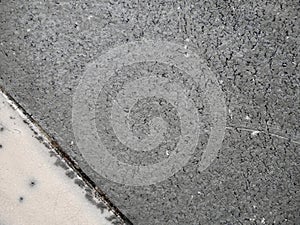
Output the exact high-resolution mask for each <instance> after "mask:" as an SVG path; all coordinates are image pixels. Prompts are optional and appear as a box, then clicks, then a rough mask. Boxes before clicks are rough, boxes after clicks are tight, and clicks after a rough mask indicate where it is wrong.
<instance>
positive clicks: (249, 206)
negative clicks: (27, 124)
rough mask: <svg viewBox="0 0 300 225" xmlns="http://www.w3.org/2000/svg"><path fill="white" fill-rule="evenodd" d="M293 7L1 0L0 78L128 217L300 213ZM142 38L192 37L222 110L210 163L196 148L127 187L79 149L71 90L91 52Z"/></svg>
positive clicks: (294, 218) (290, 216) (292, 216)
mask: <svg viewBox="0 0 300 225" xmlns="http://www.w3.org/2000/svg"><path fill="white" fill-rule="evenodd" d="M299 8H300V5H299V2H298V1H296V0H290V1H289V0H278V1H260V0H255V1H243V0H239V1H238V0H231V1H218V0H211V1H162V0H161V1H157V0H152V1H127V0H124V1H116V0H110V1H109V0H105V1H66V0H64V1H45V2H44V1H1V2H0V10H1V14H0V21H1V32H0V44H1V45H0V85H1V86H2V87H4V88H5V89H6V91H8V92H9V93H10V94H11V95H12V96H13V97H14V98H15V99H16V100H17V101H18V102H19V103H20V104H21V105H22V106H23V107H24V108H25V109H26V110H27V112H28V113H30V114H32V116H33V118H34V119H35V120H36V121H37V122H38V123H39V124H40V125H41V126H42V127H43V128H44V129H45V130H46V131H47V132H49V134H50V135H52V136H53V137H54V138H55V139H56V140H57V141H58V142H59V144H60V145H61V146H62V148H63V149H65V151H66V152H67V153H68V154H69V155H70V156H71V157H73V159H75V160H76V161H77V162H78V163H79V165H80V167H81V168H82V169H83V170H84V171H85V172H86V173H87V174H88V175H89V176H90V178H91V179H93V180H94V181H95V182H96V183H97V185H98V186H99V187H100V188H101V189H102V190H103V191H104V192H105V193H106V194H107V196H108V197H109V198H110V199H111V201H112V202H113V203H114V204H115V205H116V206H117V207H118V208H119V209H120V210H121V211H122V212H123V213H124V214H125V215H126V216H127V217H128V218H129V219H130V220H131V221H132V223H133V224H139V225H150V224H151V225H153V224H157V225H175V224H180V225H191V224H193V225H194V224H195V225H196V224H299V223H300V217H299V200H300V199H299V197H300V196H299V165H298V163H299V160H300V157H299V148H300V147H299V142H300V133H299V132H300V129H299V123H300V93H299V88H300V75H299V72H300V70H299V28H300V24H299V18H298V17H299V15H298V12H299ZM141 38H146V39H151V40H158V39H159V40H160V39H162V40H167V41H171V42H175V43H178V44H181V45H183V46H184V45H187V46H188V48H193V49H194V50H195V49H196V51H197V53H198V54H199V55H200V56H201V57H202V58H203V59H205V60H206V61H207V64H208V66H209V67H210V69H211V70H212V71H213V72H214V74H215V75H216V76H217V78H218V80H219V83H220V85H221V86H222V90H223V91H224V93H225V95H226V104H227V110H228V116H227V129H226V135H225V139H224V141H223V146H222V148H221V150H220V151H219V155H218V157H217V158H216V160H215V161H214V163H213V164H211V166H210V167H209V168H208V169H207V170H205V171H204V172H197V163H198V161H199V158H198V157H197V155H195V156H194V158H192V159H191V160H190V162H189V163H188V165H187V166H185V167H184V168H183V169H181V170H180V171H179V172H178V173H176V174H175V175H174V176H172V177H171V178H169V179H168V180H166V181H163V182H161V183H157V184H155V185H150V186H143V187H131V186H124V185H120V184H116V183H113V182H111V181H109V180H107V179H104V178H103V177H101V175H99V174H97V173H95V172H94V171H93V170H92V168H91V167H90V166H89V165H88V164H87V162H86V161H85V160H84V158H83V156H82V155H81V153H80V149H78V148H77V146H76V144H75V139H74V135H73V132H72V124H71V119H72V118H71V113H72V95H73V93H74V91H75V88H76V86H77V85H78V83H79V80H80V78H81V77H82V76H83V72H84V70H85V66H86V64H87V63H89V62H91V61H93V60H95V59H96V58H97V57H98V56H99V55H101V54H103V53H104V52H106V51H107V50H109V49H110V48H112V47H113V46H118V45H120V44H122V43H126V42H130V41H135V40H140V39H141ZM132 68H133V67H132ZM132 68H131V69H132ZM129 69H130V68H129ZM141 104H142V103H141ZM174 137H176V134H175V135H174ZM149 160H151V159H149ZM149 162H152V161H149Z"/></svg>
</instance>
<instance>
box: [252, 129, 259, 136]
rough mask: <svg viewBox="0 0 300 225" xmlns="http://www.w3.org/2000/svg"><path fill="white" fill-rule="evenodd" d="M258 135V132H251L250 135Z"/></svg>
mask: <svg viewBox="0 0 300 225" xmlns="http://www.w3.org/2000/svg"><path fill="white" fill-rule="evenodd" d="M259 133H260V131H258V130H256V131H253V132H252V133H251V136H256V135H258V134H259Z"/></svg>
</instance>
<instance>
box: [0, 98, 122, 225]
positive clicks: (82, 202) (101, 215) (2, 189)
mask: <svg viewBox="0 0 300 225" xmlns="http://www.w3.org/2000/svg"><path fill="white" fill-rule="evenodd" d="M24 120H25V121H27V123H24ZM34 130H35V131H36V132H38V131H37V130H38V129H37V128H36V127H34V125H33V124H32V123H30V122H29V120H28V119H27V118H26V117H25V116H24V114H23V113H22V112H21V110H18V109H17V107H16V106H14V104H13V103H12V102H11V101H10V100H8V98H7V97H6V96H5V95H4V94H3V93H2V92H0V203H1V204H0V224H1V225H41V224H43V225H54V224H63V225H108V224H121V223H118V221H119V218H117V217H116V216H115V215H114V213H113V212H111V211H109V210H108V207H107V206H106V205H105V204H104V203H103V202H102V201H101V200H100V199H96V198H95V197H91V201H88V200H87V198H86V197H85V195H86V194H87V191H86V190H85V189H86V187H87V186H84V185H85V183H84V182H82V181H81V180H80V177H79V176H78V175H76V174H75V173H74V171H72V170H71V169H70V167H68V166H67V165H66V164H65V169H63V168H62V167H60V166H57V165H55V162H56V161H57V160H60V161H61V159H59V157H58V156H57V155H55V153H54V152H53V150H51V149H48V148H47V147H46V146H45V145H44V144H43V143H41V142H40V141H39V140H38V139H37V138H36V134H38V133H36V134H34ZM38 135H41V134H38ZM40 137H42V136H40ZM49 152H52V157H50V154H49ZM56 164H57V163H56ZM66 172H68V173H72V172H73V176H71V177H73V179H71V178H69V177H67V176H66ZM74 179H75V180H76V181H77V183H78V182H79V183H82V184H83V186H84V189H83V188H82V187H79V186H78V185H77V184H75V183H74ZM89 193H90V196H93V193H92V191H90V192H89ZM91 202H93V203H94V204H92V203H91ZM97 206H98V207H97ZM101 206H102V207H101ZM109 220H111V221H109Z"/></svg>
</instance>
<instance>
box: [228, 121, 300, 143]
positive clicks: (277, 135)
mask: <svg viewBox="0 0 300 225" xmlns="http://www.w3.org/2000/svg"><path fill="white" fill-rule="evenodd" d="M226 129H229V130H241V131H249V132H259V133H264V134H268V135H270V136H272V137H277V138H281V139H284V140H288V141H290V142H292V143H295V144H300V141H296V140H293V139H291V138H288V137H285V136H282V135H279V134H275V133H271V132H269V131H265V130H262V129H255V128H249V127H243V126H236V125H231V126H226Z"/></svg>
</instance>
